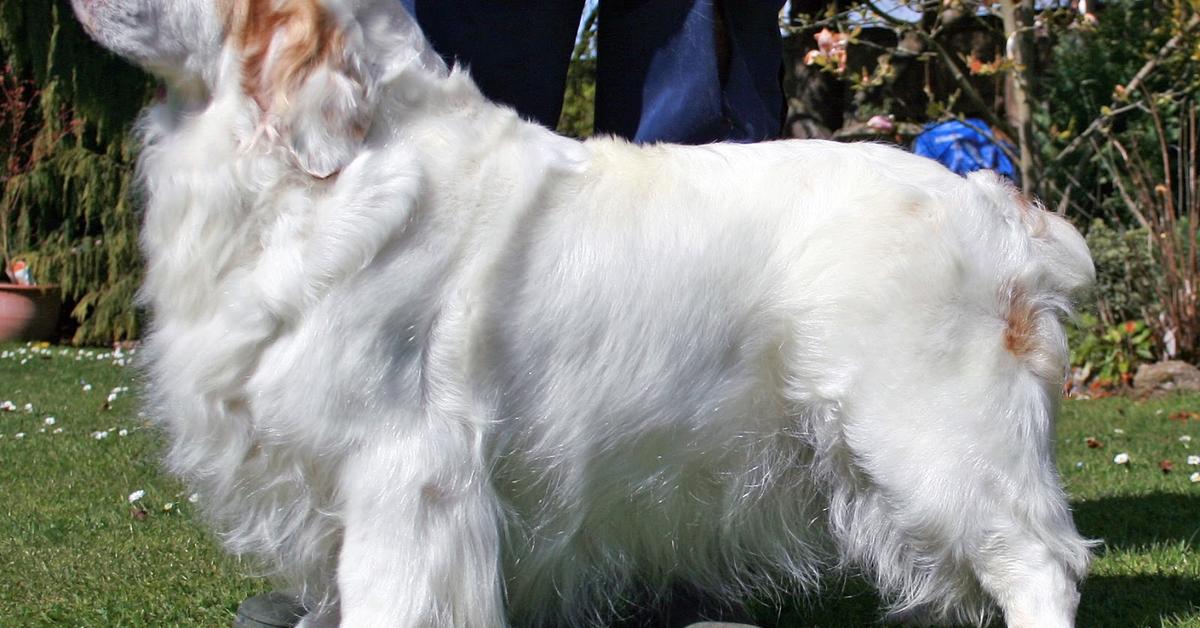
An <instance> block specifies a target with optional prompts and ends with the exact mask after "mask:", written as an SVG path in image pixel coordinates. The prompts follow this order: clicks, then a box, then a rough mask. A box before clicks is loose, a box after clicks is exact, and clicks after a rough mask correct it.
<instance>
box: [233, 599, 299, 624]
mask: <svg viewBox="0 0 1200 628" xmlns="http://www.w3.org/2000/svg"><path fill="white" fill-rule="evenodd" d="M301 617H304V607H303V606H300V601H299V600H297V599H296V598H294V597H292V596H290V595H287V594H284V593H280V592H278V591H272V592H270V593H263V594H260V595H256V596H254V597H251V598H246V599H245V600H244V601H243V602H242V603H241V604H239V605H238V609H237V617H235V618H234V620H233V628H292V627H293V626H295V625H296V624H298V623H300V618H301Z"/></svg>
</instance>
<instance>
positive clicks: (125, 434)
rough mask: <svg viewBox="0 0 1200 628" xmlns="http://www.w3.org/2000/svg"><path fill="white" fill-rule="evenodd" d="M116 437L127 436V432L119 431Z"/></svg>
mask: <svg viewBox="0 0 1200 628" xmlns="http://www.w3.org/2000/svg"><path fill="white" fill-rule="evenodd" d="M117 436H129V430H121V431H120V432H117Z"/></svg>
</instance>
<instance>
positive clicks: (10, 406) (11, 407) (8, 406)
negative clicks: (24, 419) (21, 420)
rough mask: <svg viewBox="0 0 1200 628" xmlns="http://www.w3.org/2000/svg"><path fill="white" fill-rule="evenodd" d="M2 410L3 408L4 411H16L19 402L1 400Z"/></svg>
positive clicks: (0, 408) (0, 407)
mask: <svg viewBox="0 0 1200 628" xmlns="http://www.w3.org/2000/svg"><path fill="white" fill-rule="evenodd" d="M0 410H3V411H4V412H16V411H17V404H15V403H13V402H11V401H0Z"/></svg>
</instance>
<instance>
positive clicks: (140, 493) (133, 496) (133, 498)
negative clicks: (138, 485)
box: [129, 489, 146, 504]
mask: <svg viewBox="0 0 1200 628" xmlns="http://www.w3.org/2000/svg"><path fill="white" fill-rule="evenodd" d="M145 496H146V491H143V490H141V489H138V490H136V491H134V492H132V493H130V494H129V503H131V504H132V503H133V502H136V501H137V500H139V499H141V498H143V497H145Z"/></svg>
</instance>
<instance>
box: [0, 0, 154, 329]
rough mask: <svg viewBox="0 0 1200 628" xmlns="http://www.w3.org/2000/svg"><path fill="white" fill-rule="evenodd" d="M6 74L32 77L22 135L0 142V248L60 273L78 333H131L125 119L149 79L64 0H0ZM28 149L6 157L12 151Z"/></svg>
mask: <svg viewBox="0 0 1200 628" xmlns="http://www.w3.org/2000/svg"><path fill="white" fill-rule="evenodd" d="M0 56H2V57H3V60H4V65H5V66H6V67H5V70H4V71H5V73H6V74H7V75H9V76H6V83H9V82H12V83H17V82H28V83H29V84H31V85H33V86H34V87H35V89H36V93H35V96H34V98H35V101H34V104H33V107H32V109H31V113H30V114H29V116H28V118H29V119H28V120H26V121H25V123H26V127H27V131H26V132H27V133H28V134H29V135H30V141H29V143H28V145H27V146H25V147H21V146H12V145H6V146H0V157H3V158H5V159H4V161H5V163H13V161H15V162H16V163H18V164H19V165H18V167H16V168H15V169H14V168H9V170H15V171H12V172H4V173H0V175H2V176H3V179H0V181H2V182H3V186H2V188H3V189H2V190H0V191H2V196H0V201H2V204H0V211H2V212H3V214H0V220H2V222H0V226H2V227H3V234H2V235H3V236H4V237H3V238H2V239H0V246H3V248H0V256H4V257H6V261H7V260H11V259H22V260H25V261H26V262H28V263H29V264H30V267H31V269H32V272H33V275H34V278H35V279H36V280H37V281H38V283H42V284H51V283H54V284H59V285H60V286H61V287H62V291H63V295H64V297H65V298H66V299H67V301H68V302H69V303H71V304H73V305H74V309H73V310H72V312H71V314H72V316H73V317H74V318H75V320H76V321H78V322H79V324H80V325H79V328H78V331H77V332H76V334H75V337H74V341H75V342H76V343H105V342H112V341H116V340H124V339H130V338H135V337H136V336H137V334H138V315H137V310H136V308H135V306H134V294H135V291H136V289H137V286H138V283H139V280H140V268H141V262H140V259H139V252H138V246H137V231H138V224H139V218H138V214H137V210H136V204H135V194H134V189H133V188H134V178H133V162H134V158H135V151H136V146H135V143H134V142H133V141H132V139H131V134H130V129H131V126H132V124H133V121H134V120H135V118H136V117H137V113H138V111H139V110H140V109H141V108H142V107H143V106H144V104H145V103H146V102H147V100H148V98H149V97H150V96H151V94H152V92H153V82H152V81H151V80H150V79H149V77H147V76H146V75H145V74H143V73H142V72H141V71H139V70H137V69H135V68H133V67H131V66H129V65H127V64H126V63H124V62H123V61H121V60H119V59H118V58H116V57H114V56H113V55H111V54H109V53H108V52H106V51H104V50H103V49H101V48H100V47H99V46H97V45H96V44H94V43H93V42H92V41H91V40H90V39H88V37H87V35H86V34H85V33H84V32H83V29H82V28H81V27H80V25H79V23H78V22H76V20H75V17H74V15H73V14H72V12H71V9H70V6H69V3H68V2H66V1H65V0H46V1H40V0H39V1H27V0H17V1H5V2H0ZM15 150H27V151H28V154H27V155H24V156H23V157H22V158H20V159H16V160H13V161H10V160H9V159H8V157H10V156H11V154H12V151H15Z"/></svg>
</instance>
